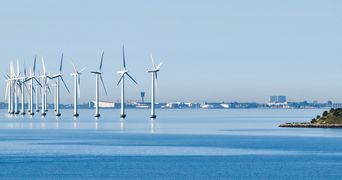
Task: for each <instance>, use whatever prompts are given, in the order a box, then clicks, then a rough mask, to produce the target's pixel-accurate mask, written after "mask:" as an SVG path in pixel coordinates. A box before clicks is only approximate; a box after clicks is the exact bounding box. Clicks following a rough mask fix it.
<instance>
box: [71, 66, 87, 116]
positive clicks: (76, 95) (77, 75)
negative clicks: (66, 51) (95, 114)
mask: <svg viewBox="0 0 342 180" xmlns="http://www.w3.org/2000/svg"><path fill="white" fill-rule="evenodd" d="M72 66H73V68H74V73H72V74H71V76H73V77H74V80H75V82H74V84H75V89H74V117H78V116H79V114H78V99H79V98H80V94H81V90H80V85H81V78H80V75H81V74H82V72H83V71H84V70H85V69H86V68H83V69H82V70H81V71H77V69H76V67H75V65H74V64H73V63H72Z"/></svg>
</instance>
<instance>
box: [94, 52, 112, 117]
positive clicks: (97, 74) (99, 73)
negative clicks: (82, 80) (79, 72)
mask: <svg viewBox="0 0 342 180" xmlns="http://www.w3.org/2000/svg"><path fill="white" fill-rule="evenodd" d="M103 56H104V52H102V57H101V62H100V68H99V71H91V72H90V73H91V74H94V75H95V78H96V82H95V88H96V90H95V91H96V94H95V117H100V111H99V108H100V107H99V106H100V103H99V101H100V89H99V81H100V80H101V84H102V87H103V89H104V91H105V93H106V95H108V94H107V90H106V86H105V84H104V82H103V78H102V74H103V73H102V64H103Z"/></svg>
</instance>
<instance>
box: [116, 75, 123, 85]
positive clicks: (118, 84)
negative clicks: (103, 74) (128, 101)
mask: <svg viewBox="0 0 342 180" xmlns="http://www.w3.org/2000/svg"><path fill="white" fill-rule="evenodd" d="M124 75H125V74H122V75H121V77H120V79H119V81H118V84H116V85H117V86H118V85H119V84H120V82H121V80H122V78H123V77H124Z"/></svg>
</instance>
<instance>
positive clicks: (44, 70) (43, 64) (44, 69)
mask: <svg viewBox="0 0 342 180" xmlns="http://www.w3.org/2000/svg"><path fill="white" fill-rule="evenodd" d="M42 66H43V73H44V74H45V73H46V67H45V61H44V58H43V56H42Z"/></svg>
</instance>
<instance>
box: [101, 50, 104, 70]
mask: <svg viewBox="0 0 342 180" xmlns="http://www.w3.org/2000/svg"><path fill="white" fill-rule="evenodd" d="M103 56H104V51H103V52H102V57H101V63H100V72H101V71H102V63H103Z"/></svg>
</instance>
